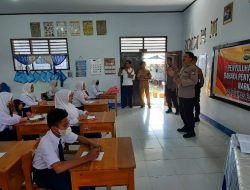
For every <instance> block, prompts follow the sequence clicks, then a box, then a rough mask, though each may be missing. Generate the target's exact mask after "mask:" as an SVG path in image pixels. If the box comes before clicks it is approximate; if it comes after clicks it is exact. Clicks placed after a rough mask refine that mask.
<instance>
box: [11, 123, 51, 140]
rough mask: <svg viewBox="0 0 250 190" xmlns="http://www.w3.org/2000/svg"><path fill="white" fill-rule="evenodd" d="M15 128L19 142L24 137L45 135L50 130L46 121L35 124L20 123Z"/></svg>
mask: <svg viewBox="0 0 250 190" xmlns="http://www.w3.org/2000/svg"><path fill="white" fill-rule="evenodd" d="M14 127H15V128H16V133H17V139H18V140H22V136H23V135H43V134H45V133H46V132H47V131H48V130H49V128H48V125H47V120H46V119H44V120H42V121H34V122H30V121H26V122H22V123H18V124H16V125H14Z"/></svg>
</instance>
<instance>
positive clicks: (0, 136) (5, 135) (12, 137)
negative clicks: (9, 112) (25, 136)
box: [0, 128, 17, 141]
mask: <svg viewBox="0 0 250 190" xmlns="http://www.w3.org/2000/svg"><path fill="white" fill-rule="evenodd" d="M16 140H17V135H16V130H10V129H9V128H6V129H4V130H3V131H2V132H0V141H16Z"/></svg>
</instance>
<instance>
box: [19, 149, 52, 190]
mask: <svg viewBox="0 0 250 190" xmlns="http://www.w3.org/2000/svg"><path fill="white" fill-rule="evenodd" d="M32 160H33V152H32V151H30V152H28V153H26V154H25V155H23V156H22V170H23V175H24V180H25V186H26V190H48V189H44V188H40V187H37V185H35V184H34V183H33V182H32V177H31V174H32Z"/></svg>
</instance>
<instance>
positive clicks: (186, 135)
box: [183, 132, 196, 138]
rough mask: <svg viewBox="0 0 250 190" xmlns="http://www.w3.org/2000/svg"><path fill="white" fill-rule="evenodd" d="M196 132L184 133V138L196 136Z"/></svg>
mask: <svg viewBox="0 0 250 190" xmlns="http://www.w3.org/2000/svg"><path fill="white" fill-rule="evenodd" d="M195 136H196V135H195V132H188V133H186V134H184V135H183V138H191V137H195Z"/></svg>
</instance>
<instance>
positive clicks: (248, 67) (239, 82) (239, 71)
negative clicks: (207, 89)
mask: <svg viewBox="0 0 250 190" xmlns="http://www.w3.org/2000/svg"><path fill="white" fill-rule="evenodd" d="M211 78H212V85H211V96H210V97H211V98H215V99H218V100H222V101H224V102H227V103H230V104H233V105H236V106H238V107H241V108H244V109H247V110H250V40H245V41H240V42H235V43H231V44H226V45H221V46H216V47H214V59H213V65H212V74H211Z"/></svg>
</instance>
